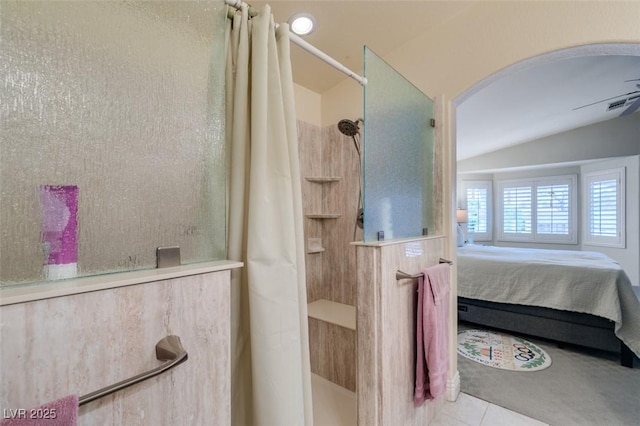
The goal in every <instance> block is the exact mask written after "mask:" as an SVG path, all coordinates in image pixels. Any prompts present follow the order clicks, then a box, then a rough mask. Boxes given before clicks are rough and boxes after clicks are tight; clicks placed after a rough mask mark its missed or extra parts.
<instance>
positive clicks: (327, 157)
mask: <svg viewBox="0 0 640 426" xmlns="http://www.w3.org/2000/svg"><path fill="white" fill-rule="evenodd" d="M298 142H299V150H300V166H301V167H300V170H301V175H302V176H301V178H302V202H303V210H304V213H305V214H321V213H323V214H339V215H341V216H340V217H339V218H337V219H310V218H306V217H305V219H304V233H305V242H306V244H307V248H308V241H309V239H310V238H320V239H321V240H322V247H323V248H324V251H322V252H316V253H309V250H307V253H306V270H307V298H308V301H309V302H313V301H315V300H319V299H326V300H330V301H333V302H339V303H343V304H346V305H353V306H355V305H356V294H355V293H356V250H355V246H353V245H351V242H352V241H358V240H362V230H361V229H360V228H357V229H356V230H355V237H354V227H355V223H356V216H357V209H358V191H359V179H360V169H359V167H360V166H359V158H358V154H357V151H356V149H355V147H354V144H353V139H352V138H350V137H347V136H344V135H342V134H341V133H340V132H339V131H338V129H337V126H327V127H324V128H320V127H318V126H314V125H311V124H308V123H305V122H302V121H298ZM306 177H339V178H340V179H339V180H337V181H335V182H323V183H319V182H310V181H308V180H307V179H306ZM309 340H310V342H309V346H310V351H311V371H312V372H313V373H315V374H318V375H320V376H322V377H324V378H326V379H328V380H330V381H332V382H334V383H336V384H338V385H340V386H342V387H344V388H346V389H349V390H351V391H355V390H356V359H357V357H356V332H355V330H351V329H347V328H344V327H341V326H338V325H335V324H332V323H330V322H325V321H322V320H319V319H315V318H309Z"/></svg>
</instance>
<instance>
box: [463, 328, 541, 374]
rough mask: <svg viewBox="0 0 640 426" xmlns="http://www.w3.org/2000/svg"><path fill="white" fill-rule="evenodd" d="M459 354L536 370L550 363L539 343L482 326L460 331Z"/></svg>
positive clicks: (482, 361)
mask: <svg viewBox="0 0 640 426" xmlns="http://www.w3.org/2000/svg"><path fill="white" fill-rule="evenodd" d="M458 354H460V355H462V356H463V357H465V358H468V359H470V360H472V361H475V362H478V363H480V364H484V365H487V366H489V367H494V368H500V369H503V370H513V371H539V370H544V369H545V368H548V367H549V366H550V365H551V357H550V356H549V354H547V353H546V352H545V351H544V350H543V349H542V348H540V347H539V346H537V345H534V344H533V343H531V342H528V341H526V340H524V339H520V338H519V337H514V336H509V335H507V334H499V333H495V332H491V331H484V330H465V331H460V332H459V333H458Z"/></svg>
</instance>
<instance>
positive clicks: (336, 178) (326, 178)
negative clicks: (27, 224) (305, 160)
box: [305, 176, 342, 183]
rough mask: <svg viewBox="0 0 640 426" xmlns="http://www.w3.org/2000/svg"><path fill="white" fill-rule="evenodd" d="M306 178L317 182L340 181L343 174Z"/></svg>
mask: <svg viewBox="0 0 640 426" xmlns="http://www.w3.org/2000/svg"><path fill="white" fill-rule="evenodd" d="M305 179H306V180H308V181H309V182H317V183H328V182H338V181H339V180H340V179H342V177H341V176H306V177H305Z"/></svg>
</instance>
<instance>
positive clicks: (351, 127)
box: [338, 118, 362, 137]
mask: <svg viewBox="0 0 640 426" xmlns="http://www.w3.org/2000/svg"><path fill="white" fill-rule="evenodd" d="M358 122H362V119H360V118H359V119H357V120H356V121H351V120H347V119H346V118H345V119H344V120H340V121H339V122H338V130H340V133H342V134H343V135H345V136H351V137H353V136H355V135H359V134H360V127H359V126H358Z"/></svg>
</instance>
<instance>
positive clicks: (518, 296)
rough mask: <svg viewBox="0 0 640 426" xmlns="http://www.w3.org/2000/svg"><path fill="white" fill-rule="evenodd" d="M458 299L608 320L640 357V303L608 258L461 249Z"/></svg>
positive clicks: (567, 252)
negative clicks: (530, 307) (509, 304)
mask: <svg viewBox="0 0 640 426" xmlns="http://www.w3.org/2000/svg"><path fill="white" fill-rule="evenodd" d="M458 295H459V296H461V297H467V298H470V299H480V300H488V301H491V302H499V303H512V304H519V305H529V306H541V307H546V308H553V309H559V310H565V311H573V312H582V313H587V314H592V315H597V316H599V317H604V318H607V319H609V320H611V321H614V322H615V333H616V336H618V338H619V339H620V340H622V341H623V342H624V343H625V344H626V345H627V346H628V347H629V348H631V350H632V351H633V352H634V353H635V354H636V355H638V356H639V357H640V301H638V298H637V297H636V295H635V293H634V291H633V289H632V288H631V282H630V280H629V277H628V276H627V274H626V273H625V272H624V270H623V269H622V268H621V267H620V265H619V264H618V263H617V262H615V261H614V260H612V259H611V258H609V257H607V256H605V255H604V254H602V253H597V252H588V251H571V250H539V249H521V248H511V247H494V246H480V245H466V246H464V247H459V248H458Z"/></svg>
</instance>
